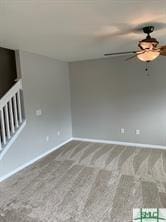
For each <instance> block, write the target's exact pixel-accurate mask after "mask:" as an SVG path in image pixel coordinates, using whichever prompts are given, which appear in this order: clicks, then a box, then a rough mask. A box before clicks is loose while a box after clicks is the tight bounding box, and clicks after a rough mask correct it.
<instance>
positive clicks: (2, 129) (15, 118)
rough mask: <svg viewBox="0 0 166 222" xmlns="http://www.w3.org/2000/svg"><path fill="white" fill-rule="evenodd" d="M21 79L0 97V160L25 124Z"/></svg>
mask: <svg viewBox="0 0 166 222" xmlns="http://www.w3.org/2000/svg"><path fill="white" fill-rule="evenodd" d="M25 124H26V121H25V112H24V106H23V92H22V80H21V79H20V80H19V81H17V82H16V83H15V84H14V85H13V86H12V88H11V89H10V90H9V91H8V92H7V93H6V94H5V95H4V96H3V97H2V98H1V99H0V160H1V159H2V157H3V156H4V154H5V153H6V152H7V150H8V149H9V148H10V147H11V145H12V143H13V142H14V141H15V140H16V138H17V137H18V135H19V134H20V132H21V131H22V129H23V127H24V126H25Z"/></svg>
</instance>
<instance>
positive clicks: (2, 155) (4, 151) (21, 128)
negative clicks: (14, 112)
mask: <svg viewBox="0 0 166 222" xmlns="http://www.w3.org/2000/svg"><path fill="white" fill-rule="evenodd" d="M25 125H26V120H25V121H24V122H23V124H22V125H21V126H20V128H19V129H18V131H17V132H16V133H15V134H14V136H13V137H12V139H11V140H10V141H9V143H8V144H7V146H6V147H5V149H4V150H2V152H1V154H0V160H2V158H3V157H4V155H5V154H6V153H7V151H8V150H9V148H10V147H11V145H12V144H13V143H14V141H15V140H16V139H17V137H18V136H19V134H20V133H21V131H22V130H23V129H24V127H25Z"/></svg>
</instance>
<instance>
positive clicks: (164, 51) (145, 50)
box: [104, 26, 166, 62]
mask: <svg viewBox="0 0 166 222" xmlns="http://www.w3.org/2000/svg"><path fill="white" fill-rule="evenodd" d="M142 31H143V32H144V33H145V34H147V36H146V38H145V39H143V40H141V41H139V43H138V47H139V48H140V49H139V50H137V51H128V52H116V53H106V54H104V55H105V56H114V55H128V54H134V55H133V56H131V57H129V58H128V59H126V60H130V59H132V58H134V57H137V58H138V59H139V60H141V61H143V62H150V61H152V60H154V59H156V58H157V57H158V56H160V55H162V56H166V45H164V46H158V44H159V42H158V41H157V39H155V38H153V37H151V35H150V34H151V33H152V32H153V31H154V26H145V27H143V28H142Z"/></svg>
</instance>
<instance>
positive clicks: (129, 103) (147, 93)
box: [70, 57, 166, 145]
mask: <svg viewBox="0 0 166 222" xmlns="http://www.w3.org/2000/svg"><path fill="white" fill-rule="evenodd" d="M124 60H125V57H116V58H110V59H101V60H92V61H82V62H74V63H71V64H70V78H71V98H72V103H71V104H72V125H73V136H74V137H83V138H93V139H105V140H115V141H124V142H134V143H143V144H154V145H166V71H165V70H166V63H165V61H166V60H165V58H160V59H157V60H156V61H154V62H153V63H151V64H150V70H149V71H150V76H149V77H148V76H147V75H146V73H145V63H143V62H140V61H138V60H136V59H134V60H131V61H129V62H126V61H124ZM120 128H125V129H126V133H125V134H124V135H123V134H121V133H120ZM136 129H140V130H141V134H140V135H136V134H135V130H136Z"/></svg>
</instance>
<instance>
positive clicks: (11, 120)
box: [9, 99, 15, 133]
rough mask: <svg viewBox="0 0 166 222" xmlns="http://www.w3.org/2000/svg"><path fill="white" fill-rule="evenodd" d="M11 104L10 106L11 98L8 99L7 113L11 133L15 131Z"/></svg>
mask: <svg viewBox="0 0 166 222" xmlns="http://www.w3.org/2000/svg"><path fill="white" fill-rule="evenodd" d="M13 112H14V111H13V106H12V99H10V100H9V115H10V125H11V131H12V133H15V128H14V120H13Z"/></svg>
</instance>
